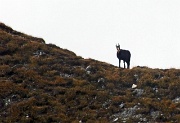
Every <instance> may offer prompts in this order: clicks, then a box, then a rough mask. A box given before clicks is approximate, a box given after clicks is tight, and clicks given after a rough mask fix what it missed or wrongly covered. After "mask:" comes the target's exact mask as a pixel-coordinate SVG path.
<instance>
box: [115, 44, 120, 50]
mask: <svg viewBox="0 0 180 123" xmlns="http://www.w3.org/2000/svg"><path fill="white" fill-rule="evenodd" d="M116 49H117V52H119V51H120V45H119V43H118V45H117V44H116Z"/></svg>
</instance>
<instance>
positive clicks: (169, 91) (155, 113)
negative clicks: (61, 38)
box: [0, 23, 180, 123]
mask: <svg viewBox="0 0 180 123" xmlns="http://www.w3.org/2000/svg"><path fill="white" fill-rule="evenodd" d="M115 54H116V53H115ZM115 57H116V55H115ZM133 84H134V85H137V87H134V88H132V85H133ZM179 88H180V70H178V69H165V70H164V69H151V68H147V67H134V68H132V69H119V68H117V67H115V66H113V65H110V64H107V63H103V62H100V61H96V60H93V59H84V58H82V57H80V56H77V55H76V54H75V53H73V52H71V51H69V50H66V49H62V48H60V47H57V46H56V45H53V44H46V43H45V41H44V40H43V39H41V38H36V37H32V36H29V35H26V34H23V33H20V32H17V31H15V30H13V29H12V28H10V27H8V26H6V25H5V24H3V23H0V122H3V123H6V122H7V123H14V122H21V123H34V122H35V123H36V122H37V123H40V122H41V123H50V122H54V123H56V122H58V123H64V122H67V123H69V122H72V123H83V122H87V123H94V122H95V123H109V122H110V123H111V122H112V123H113V122H126V123H132V122H144V123H147V122H149V123H153V122H175V123H178V122H180V89H179Z"/></svg>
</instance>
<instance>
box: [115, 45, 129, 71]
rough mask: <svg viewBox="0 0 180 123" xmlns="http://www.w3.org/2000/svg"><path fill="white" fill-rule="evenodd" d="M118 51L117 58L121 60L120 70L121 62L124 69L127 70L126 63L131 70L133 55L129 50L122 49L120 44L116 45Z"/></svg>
mask: <svg viewBox="0 0 180 123" xmlns="http://www.w3.org/2000/svg"><path fill="white" fill-rule="evenodd" d="M116 49H117V58H118V59H119V68H120V64H121V60H123V62H124V68H126V66H125V62H126V63H127V68H128V69H129V67H130V59H131V53H130V52H129V50H123V49H120V45H119V44H118V45H116Z"/></svg>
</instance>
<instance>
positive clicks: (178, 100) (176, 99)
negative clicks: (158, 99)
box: [172, 97, 180, 103]
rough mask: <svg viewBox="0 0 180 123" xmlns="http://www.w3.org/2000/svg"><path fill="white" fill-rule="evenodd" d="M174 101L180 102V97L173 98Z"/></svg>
mask: <svg viewBox="0 0 180 123" xmlns="http://www.w3.org/2000/svg"><path fill="white" fill-rule="evenodd" d="M172 102H173V103H180V97H177V98H175V99H174V100H172Z"/></svg>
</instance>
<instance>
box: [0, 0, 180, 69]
mask: <svg viewBox="0 0 180 123" xmlns="http://www.w3.org/2000/svg"><path fill="white" fill-rule="evenodd" d="M0 21H1V22H3V23H5V24H6V25H8V26H11V27H12V28H13V29H15V30H17V31H21V32H23V33H26V34H29V35H32V36H37V37H42V38H43V39H44V40H45V41H46V43H53V44H55V45H57V46H59V47H61V48H66V49H69V50H71V51H73V52H75V53H76V54H77V55H78V56H82V57H84V58H93V59H96V60H100V61H104V62H107V63H110V64H113V65H116V66H118V59H117V57H116V48H115V45H116V44H117V43H119V44H120V45H121V48H122V49H127V50H130V52H131V55H132V57H131V68H132V67H134V66H138V65H139V66H148V67H151V68H172V67H174V68H180V48H179V47H180V0H0ZM121 66H123V64H122V65H121Z"/></svg>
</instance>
